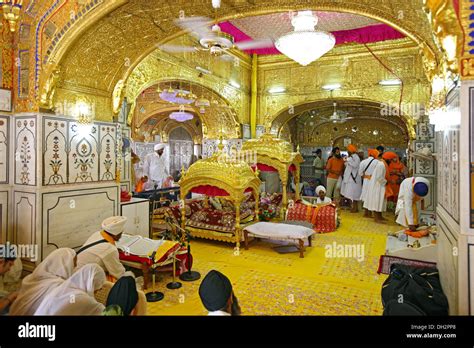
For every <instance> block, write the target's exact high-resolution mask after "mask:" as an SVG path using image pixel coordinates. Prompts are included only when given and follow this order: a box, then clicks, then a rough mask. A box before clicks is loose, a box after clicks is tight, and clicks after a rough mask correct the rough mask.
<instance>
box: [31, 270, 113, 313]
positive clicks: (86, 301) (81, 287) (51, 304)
mask: <svg viewBox="0 0 474 348" xmlns="http://www.w3.org/2000/svg"><path fill="white" fill-rule="evenodd" d="M104 283H105V273H104V271H103V269H102V268H101V267H100V266H98V265H97V264H94V263H90V264H88V265H85V266H84V267H81V268H79V269H78V270H77V271H76V272H75V273H74V274H73V275H72V276H71V277H70V278H69V279H68V280H66V281H65V282H64V283H63V284H61V285H60V286H58V287H56V288H55V289H54V290H52V291H51V292H49V293H48V295H47V296H46V297H45V298H44V300H43V302H42V303H41V305H40V306H39V307H38V310H37V311H36V313H35V315H102V312H103V311H104V308H105V307H104V305H103V304H101V303H99V302H97V300H96V299H95V298H94V293H95V292H97V291H99V290H100V289H101V288H102V286H104Z"/></svg>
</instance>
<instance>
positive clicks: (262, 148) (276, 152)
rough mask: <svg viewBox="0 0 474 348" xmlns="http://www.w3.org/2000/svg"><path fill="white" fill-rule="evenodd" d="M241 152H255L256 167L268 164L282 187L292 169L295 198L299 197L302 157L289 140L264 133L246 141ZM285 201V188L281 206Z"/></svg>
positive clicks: (284, 185) (260, 167)
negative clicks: (293, 148) (277, 176)
mask: <svg viewBox="0 0 474 348" xmlns="http://www.w3.org/2000/svg"><path fill="white" fill-rule="evenodd" d="M242 152H255V153H256V154H257V167H258V168H259V169H261V170H265V168H262V167H265V166H268V167H271V168H273V169H274V170H275V171H277V172H278V174H279V176H280V181H281V183H282V186H283V187H286V183H287V180H288V172H289V171H292V172H293V173H294V178H295V185H296V187H297V189H296V199H297V200H298V199H299V198H300V192H299V182H300V164H301V163H303V162H304V159H303V157H302V156H301V154H300V153H299V152H293V150H292V146H291V144H290V143H289V142H287V141H285V140H283V139H280V138H277V137H275V136H274V135H273V134H271V133H264V134H262V136H261V137H260V138H258V139H251V140H248V141H246V142H245V143H244V144H243V146H242ZM250 157H252V156H250ZM262 165H263V166H262ZM287 203H288V202H287V194H286V190H283V206H286V204H287Z"/></svg>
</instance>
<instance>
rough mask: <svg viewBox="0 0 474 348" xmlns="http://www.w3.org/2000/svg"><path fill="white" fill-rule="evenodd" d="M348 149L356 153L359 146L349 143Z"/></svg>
mask: <svg viewBox="0 0 474 348" xmlns="http://www.w3.org/2000/svg"><path fill="white" fill-rule="evenodd" d="M347 150H348V151H350V152H352V153H355V152H357V146H355V145H354V144H349V145H347Z"/></svg>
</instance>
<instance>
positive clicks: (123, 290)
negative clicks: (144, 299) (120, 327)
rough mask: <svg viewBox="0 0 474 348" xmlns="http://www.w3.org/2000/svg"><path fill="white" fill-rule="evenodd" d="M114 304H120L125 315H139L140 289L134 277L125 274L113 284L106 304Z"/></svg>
mask: <svg viewBox="0 0 474 348" xmlns="http://www.w3.org/2000/svg"><path fill="white" fill-rule="evenodd" d="M113 305H118V306H119V307H120V309H121V312H122V315H124V316H129V315H137V305H138V291H137V284H136V283H135V278H134V277H132V276H123V277H121V278H120V279H119V280H117V282H116V283H115V284H114V285H113V287H112V289H110V292H109V295H108V296H107V303H106V306H107V308H109V306H113Z"/></svg>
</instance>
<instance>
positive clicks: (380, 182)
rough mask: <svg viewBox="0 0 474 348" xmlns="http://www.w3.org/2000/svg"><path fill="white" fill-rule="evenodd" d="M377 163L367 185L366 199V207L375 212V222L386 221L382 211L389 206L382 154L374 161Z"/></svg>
mask: <svg viewBox="0 0 474 348" xmlns="http://www.w3.org/2000/svg"><path fill="white" fill-rule="evenodd" d="M374 162H375V163H376V165H375V168H374V172H373V173H372V176H371V178H370V179H369V183H368V185H367V192H366V196H365V201H364V208H365V209H367V210H369V211H370V212H374V217H375V222H377V223H385V221H386V219H385V218H384V217H383V216H382V212H383V211H385V209H386V207H387V200H386V199H385V185H386V184H387V180H386V179H385V171H386V170H385V165H386V164H385V163H384V162H383V159H382V155H380V154H379V155H378V158H377V159H376V160H375V161H374Z"/></svg>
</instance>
